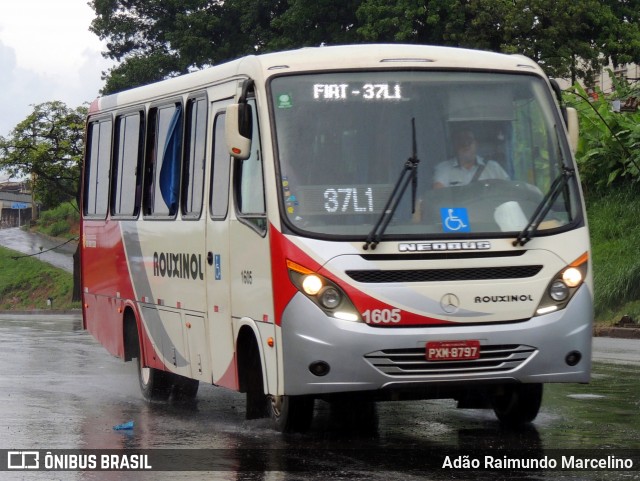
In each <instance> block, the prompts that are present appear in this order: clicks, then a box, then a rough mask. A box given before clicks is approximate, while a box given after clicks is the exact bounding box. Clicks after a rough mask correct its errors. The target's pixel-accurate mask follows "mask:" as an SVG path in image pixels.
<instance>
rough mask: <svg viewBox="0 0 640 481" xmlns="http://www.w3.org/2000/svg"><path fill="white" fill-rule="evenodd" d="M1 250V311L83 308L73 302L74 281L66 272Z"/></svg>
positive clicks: (6, 250)
mask: <svg viewBox="0 0 640 481" xmlns="http://www.w3.org/2000/svg"><path fill="white" fill-rule="evenodd" d="M20 255H21V254H19V253H17V252H14V251H12V250H9V249H5V248H4V247H0V310H34V309H50V308H51V306H48V305H47V299H49V298H51V299H52V300H53V308H55V309H56V310H59V309H73V308H79V307H80V303H73V302H72V301H71V293H72V292H73V278H72V276H71V274H69V273H68V272H65V271H64V270H62V269H58V268H57V267H53V266H51V265H49V264H47V263H46V262H41V261H39V260H37V259H34V258H32V257H22V258H19V259H14V257H17V256H20Z"/></svg>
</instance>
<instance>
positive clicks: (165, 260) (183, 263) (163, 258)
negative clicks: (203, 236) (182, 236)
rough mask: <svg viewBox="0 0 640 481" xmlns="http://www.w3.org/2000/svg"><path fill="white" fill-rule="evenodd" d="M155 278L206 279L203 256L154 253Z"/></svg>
mask: <svg viewBox="0 0 640 481" xmlns="http://www.w3.org/2000/svg"><path fill="white" fill-rule="evenodd" d="M153 275H154V277H177V278H178V279H189V278H191V279H194V280H196V279H200V280H202V279H204V274H203V273H202V255H201V254H198V255H196V254H188V253H183V254H174V253H173V252H160V254H158V253H157V252H154V253H153Z"/></svg>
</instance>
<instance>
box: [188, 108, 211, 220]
mask: <svg viewBox="0 0 640 481" xmlns="http://www.w3.org/2000/svg"><path fill="white" fill-rule="evenodd" d="M206 133H207V101H206V99H205V98H204V97H202V98H195V99H189V102H188V103H187V114H186V132H185V148H184V166H183V168H182V179H183V180H182V214H183V216H184V217H185V218H198V217H200V213H201V212H202V195H203V190H204V160H205V159H204V157H205V144H206V140H207V139H206Z"/></svg>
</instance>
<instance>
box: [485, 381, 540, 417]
mask: <svg viewBox="0 0 640 481" xmlns="http://www.w3.org/2000/svg"><path fill="white" fill-rule="evenodd" d="M541 404H542V384H507V385H504V386H501V387H499V388H498V389H497V390H496V391H495V392H494V393H493V395H492V397H491V406H492V407H493V412H495V414H496V416H497V417H498V419H499V420H500V422H501V423H502V424H505V425H507V426H521V425H523V424H526V423H530V422H531V421H533V420H534V419H535V418H536V416H537V415H538V411H540V405H541Z"/></svg>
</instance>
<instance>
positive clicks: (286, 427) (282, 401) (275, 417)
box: [267, 396, 315, 433]
mask: <svg viewBox="0 0 640 481" xmlns="http://www.w3.org/2000/svg"><path fill="white" fill-rule="evenodd" d="M314 404H315V399H314V398H312V397H308V396H268V402H267V407H268V409H269V415H270V417H271V420H272V422H273V425H274V428H275V429H276V431H279V432H281V433H292V432H305V431H307V430H308V429H309V427H310V426H311V420H312V419H313V408H314Z"/></svg>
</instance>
